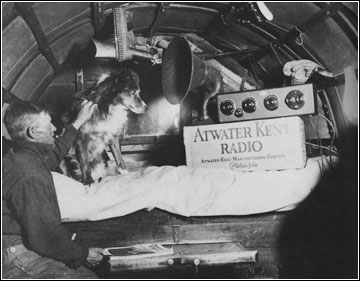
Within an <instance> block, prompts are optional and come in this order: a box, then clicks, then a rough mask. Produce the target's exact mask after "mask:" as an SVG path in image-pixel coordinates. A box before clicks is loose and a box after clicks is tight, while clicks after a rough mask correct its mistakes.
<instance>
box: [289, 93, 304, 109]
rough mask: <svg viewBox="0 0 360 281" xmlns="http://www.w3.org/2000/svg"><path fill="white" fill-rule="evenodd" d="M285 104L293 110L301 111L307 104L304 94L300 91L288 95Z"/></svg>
mask: <svg viewBox="0 0 360 281" xmlns="http://www.w3.org/2000/svg"><path fill="white" fill-rule="evenodd" d="M285 103H286V105H287V106H288V107H289V108H291V109H294V110H297V109H300V108H302V107H303V106H304V104H305V97H304V94H303V93H302V92H301V91H299V90H293V91H291V92H289V93H288V94H287V96H286V98H285Z"/></svg>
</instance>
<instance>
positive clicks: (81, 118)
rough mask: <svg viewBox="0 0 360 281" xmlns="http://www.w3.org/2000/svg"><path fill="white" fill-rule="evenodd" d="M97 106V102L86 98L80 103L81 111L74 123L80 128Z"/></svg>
mask: <svg viewBox="0 0 360 281" xmlns="http://www.w3.org/2000/svg"><path fill="white" fill-rule="evenodd" d="M96 108H97V104H94V103H93V102H92V101H88V100H84V101H83V102H82V103H81V104H80V111H79V113H78V116H77V118H76V120H75V121H74V123H72V125H73V126H74V127H75V128H76V129H79V128H80V127H81V126H82V124H84V123H85V122H86V121H88V120H89V119H90V118H91V116H92V115H93V113H94V111H95V109H96Z"/></svg>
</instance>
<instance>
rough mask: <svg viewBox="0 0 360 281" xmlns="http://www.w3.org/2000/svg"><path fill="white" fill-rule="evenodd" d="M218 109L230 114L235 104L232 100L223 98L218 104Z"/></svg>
mask: <svg viewBox="0 0 360 281" xmlns="http://www.w3.org/2000/svg"><path fill="white" fill-rule="evenodd" d="M220 111H221V112H222V113H223V114H225V115H231V114H233V113H234V111H235V104H234V102H233V101H232V100H225V101H223V102H222V103H221V104H220Z"/></svg>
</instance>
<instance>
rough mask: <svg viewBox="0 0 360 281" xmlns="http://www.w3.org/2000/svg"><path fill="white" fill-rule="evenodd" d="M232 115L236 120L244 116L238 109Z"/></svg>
mask: <svg viewBox="0 0 360 281" xmlns="http://www.w3.org/2000/svg"><path fill="white" fill-rule="evenodd" d="M234 115H235V117H237V118H241V117H242V116H243V115H244V111H243V110H242V109H241V108H240V107H239V108H237V109H236V110H235V113H234Z"/></svg>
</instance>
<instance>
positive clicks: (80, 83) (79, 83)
mask: <svg viewBox="0 0 360 281" xmlns="http://www.w3.org/2000/svg"><path fill="white" fill-rule="evenodd" d="M75 83H76V84H75V88H76V92H80V91H82V90H84V72H83V69H82V68H80V69H77V70H76V82H75Z"/></svg>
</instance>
